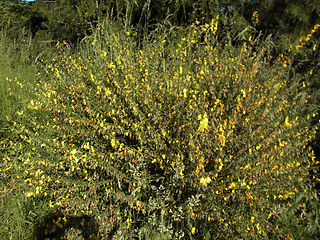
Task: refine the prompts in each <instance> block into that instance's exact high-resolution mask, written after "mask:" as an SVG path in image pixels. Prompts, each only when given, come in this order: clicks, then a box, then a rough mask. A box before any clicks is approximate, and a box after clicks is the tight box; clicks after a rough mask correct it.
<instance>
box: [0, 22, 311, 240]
mask: <svg viewBox="0 0 320 240" xmlns="http://www.w3.org/2000/svg"><path fill="white" fill-rule="evenodd" d="M217 27H218V26H217V20H216V19H213V20H212V21H211V22H210V24H205V25H198V24H193V25H191V26H190V27H189V28H188V29H187V31H186V33H185V35H184V36H182V37H181V38H179V39H178V40H179V41H178V42H179V43H178V44H177V46H174V47H172V48H169V47H168V46H173V45H170V43H169V44H168V42H170V39H166V38H165V36H161V35H159V37H158V38H154V40H153V41H152V42H150V43H149V44H146V45H145V46H144V49H142V50H139V49H137V46H136V43H135V42H134V37H132V35H131V34H130V33H129V32H128V33H123V32H121V31H118V32H111V34H109V33H108V32H107V33H106V32H104V28H103V27H100V30H97V32H95V34H94V35H93V36H92V38H86V39H85V40H84V41H83V43H82V44H83V46H82V47H83V48H82V51H81V52H79V53H72V51H71V50H70V48H69V46H68V44H67V43H59V44H57V47H58V48H59V49H60V51H61V54H60V55H59V56H57V58H56V59H54V60H52V61H48V62H47V64H46V66H45V71H46V75H43V76H42V77H41V80H39V84H37V86H36V88H35V90H36V93H37V94H38V98H37V99H34V100H32V101H30V103H29V104H28V109H29V110H28V111H30V114H31V115H32V114H33V116H35V117H33V118H32V119H30V121H29V123H30V125H29V127H28V128H24V127H22V126H20V127H19V128H16V129H15V131H16V132H17V133H18V134H19V136H22V140H21V141H22V143H23V144H24V145H23V146H26V147H25V148H26V152H24V155H23V157H18V156H16V155H10V154H8V155H7V157H6V158H4V161H3V163H2V164H5V165H6V167H7V168H10V167H12V169H15V170H17V169H18V171H19V170H21V171H20V175H19V177H20V178H22V179H23V180H24V182H26V183H27V184H28V186H26V187H27V188H29V189H28V190H26V191H25V195H26V196H27V197H30V198H31V197H33V198H34V199H36V200H37V199H40V200H41V201H47V203H48V208H52V209H53V210H55V209H58V210H59V211H61V212H62V213H63V214H66V215H79V214H80V215H81V214H82V215H86V216H95V217H96V219H98V224H99V225H100V233H99V234H100V236H99V237H100V238H107V237H111V236H113V237H114V238H117V237H119V238H120V237H125V238H148V237H151V236H152V237H162V238H174V239H181V238H186V239H202V238H203V239H230V238H232V239H242V238H245V239H257V238H287V239H289V238H290V237H292V236H294V235H295V233H292V232H288V229H286V228H285V227H284V226H282V225H279V224H278V222H279V217H280V216H282V215H283V213H286V212H288V211H291V210H292V211H294V210H295V209H299V206H297V205H296V204H295V201H296V199H297V196H299V197H301V196H302V197H303V196H304V195H306V194H305V192H306V186H308V184H309V180H308V179H309V176H308V170H309V169H311V167H312V165H313V164H314V162H315V161H314V155H313V152H312V151H311V150H310V149H309V148H308V147H307V146H308V142H309V141H310V139H311V138H312V137H313V135H314V129H310V128H309V126H310V124H309V123H310V121H311V119H312V118H313V117H314V116H313V112H311V110H310V109H309V108H308V96H307V94H306V93H305V91H304V88H305V87H306V86H307V83H305V82H303V81H301V80H300V79H297V78H296V77H295V75H294V73H292V68H291V62H292V56H283V55H282V56H279V57H276V58H274V59H273V57H272V56H270V55H269V54H268V51H267V50H268V49H265V47H264V44H266V42H264V41H261V42H260V43H258V42H259V41H260V40H259V39H256V38H255V36H252V35H251V36H250V38H249V39H248V40H247V41H245V42H244V43H243V46H241V47H233V46H229V45H227V44H226V45H222V44H221V43H219V42H217V40H216V31H217ZM167 44H168V46H167ZM293 56H294V55H293ZM28 129H29V130H28ZM30 129H31V130H30ZM21 141H20V142H21ZM10 147H11V148H16V147H17V145H15V143H13V144H12V145H10V146H9V148H10ZM22 148H23V147H22ZM9 155H10V156H9ZM10 158H13V159H15V160H14V161H13V160H11V161H9V159H10ZM4 172H6V171H2V173H1V174H2V176H3V174H4ZM293 216H294V217H297V218H299V216H297V214H293Z"/></svg>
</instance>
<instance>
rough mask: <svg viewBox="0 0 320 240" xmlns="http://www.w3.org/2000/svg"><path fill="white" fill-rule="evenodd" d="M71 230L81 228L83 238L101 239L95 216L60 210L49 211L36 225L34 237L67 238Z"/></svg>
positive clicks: (38, 239) (39, 238)
mask: <svg viewBox="0 0 320 240" xmlns="http://www.w3.org/2000/svg"><path fill="white" fill-rule="evenodd" d="M70 230H74V231H76V230H79V231H80V232H81V235H82V238H83V239H100V238H99V235H98V231H99V226H98V223H97V221H96V218H95V217H93V216H88V215H82V216H66V215H64V214H63V213H61V212H59V211H54V212H52V213H49V214H48V215H46V216H45V217H44V218H42V219H41V220H40V221H39V222H38V223H37V224H36V225H35V227H34V234H33V239H37V240H42V239H47V238H48V239H65V238H64V237H65V236H66V234H67V232H68V231H70Z"/></svg>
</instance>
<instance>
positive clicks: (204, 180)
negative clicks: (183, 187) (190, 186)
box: [200, 177, 212, 186]
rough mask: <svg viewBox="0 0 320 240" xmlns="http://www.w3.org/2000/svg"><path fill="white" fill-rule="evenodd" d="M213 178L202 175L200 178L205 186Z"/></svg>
mask: <svg viewBox="0 0 320 240" xmlns="http://www.w3.org/2000/svg"><path fill="white" fill-rule="evenodd" d="M211 181H212V180H211V178H210V177H206V178H204V177H201V178H200V184H202V185H203V186H205V185H207V184H208V183H211Z"/></svg>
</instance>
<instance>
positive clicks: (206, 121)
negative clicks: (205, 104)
mask: <svg viewBox="0 0 320 240" xmlns="http://www.w3.org/2000/svg"><path fill="white" fill-rule="evenodd" d="M199 120H200V125H199V128H198V129H199V131H201V132H204V130H205V129H208V127H209V119H208V116H207V114H206V113H204V114H203V117H202V116H201V115H200V116H199Z"/></svg>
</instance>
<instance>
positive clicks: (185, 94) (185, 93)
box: [183, 89, 188, 98]
mask: <svg viewBox="0 0 320 240" xmlns="http://www.w3.org/2000/svg"><path fill="white" fill-rule="evenodd" d="M187 92H188V90H187V89H183V96H184V97H185V98H186V97H187Z"/></svg>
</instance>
